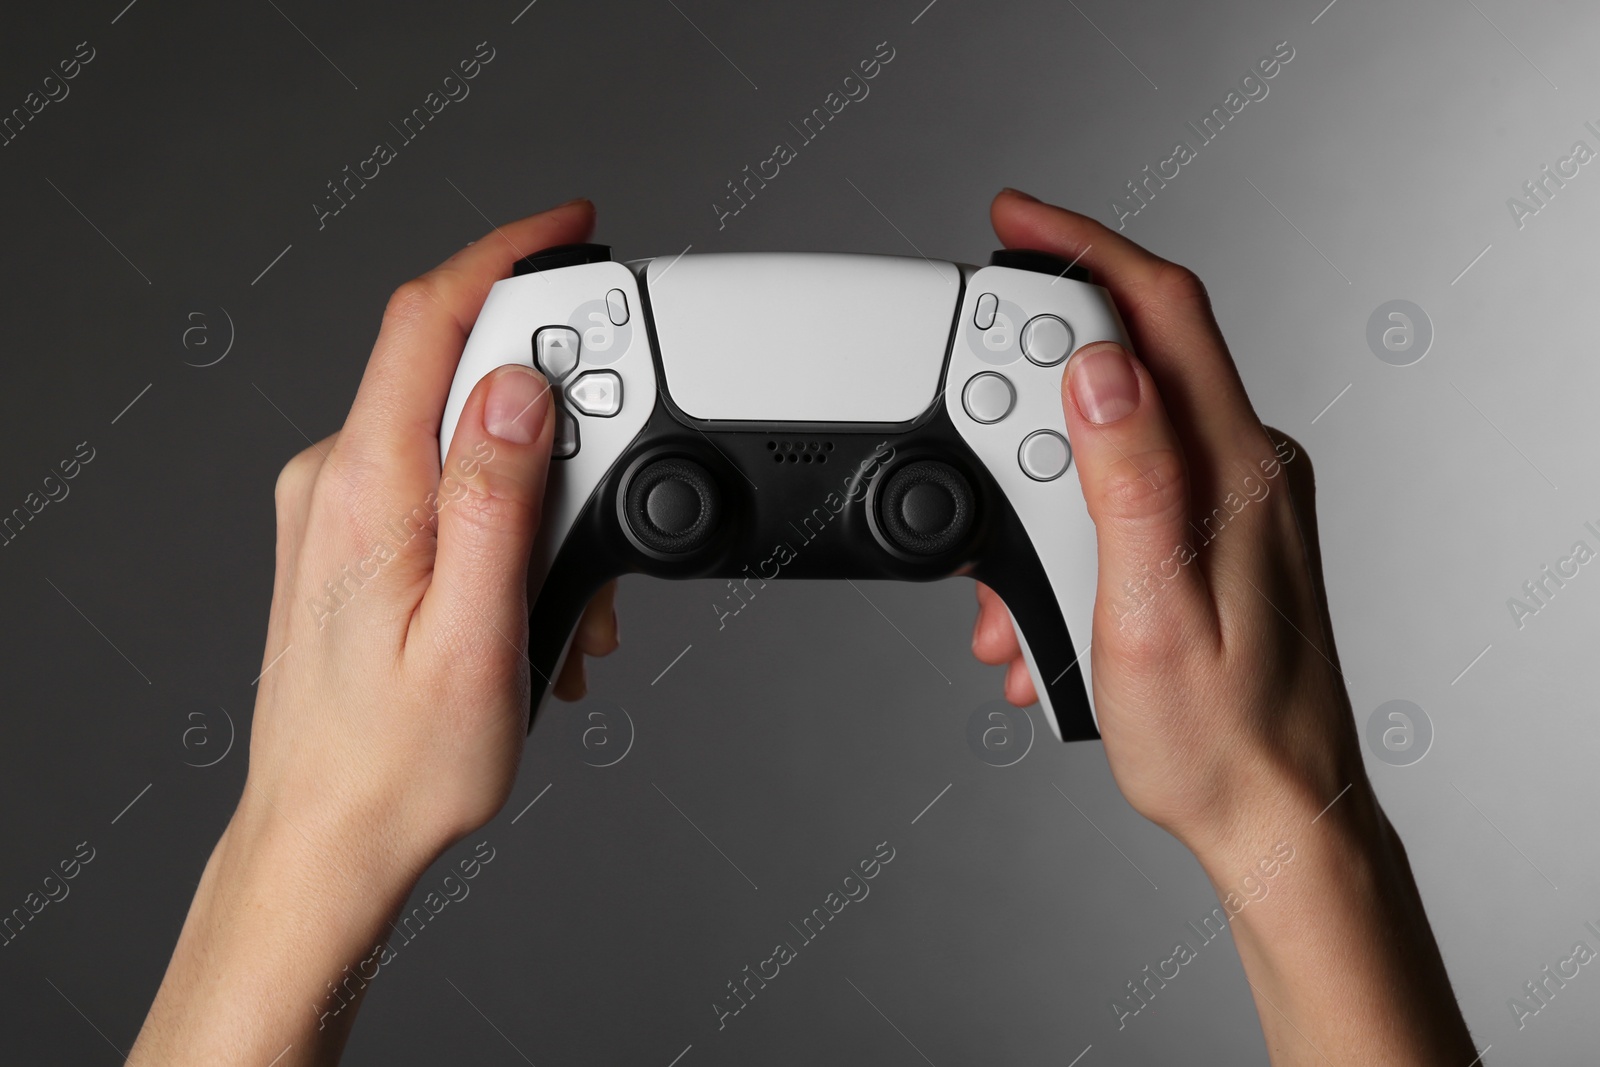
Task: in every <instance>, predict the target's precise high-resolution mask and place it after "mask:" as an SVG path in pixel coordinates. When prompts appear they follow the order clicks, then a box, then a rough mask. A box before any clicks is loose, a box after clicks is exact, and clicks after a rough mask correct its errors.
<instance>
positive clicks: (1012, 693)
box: [1005, 656, 1039, 708]
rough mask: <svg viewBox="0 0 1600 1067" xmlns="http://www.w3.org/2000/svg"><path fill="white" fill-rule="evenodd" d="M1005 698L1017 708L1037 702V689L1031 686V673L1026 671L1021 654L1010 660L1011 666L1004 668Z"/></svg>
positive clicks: (1026, 665) (1026, 667)
mask: <svg viewBox="0 0 1600 1067" xmlns="http://www.w3.org/2000/svg"><path fill="white" fill-rule="evenodd" d="M1005 693H1006V700H1008V701H1009V702H1011V703H1012V704H1015V705H1016V706H1017V707H1019V708H1025V707H1027V706H1028V705H1029V704H1033V703H1037V702H1038V700H1039V694H1038V691H1037V690H1035V689H1034V687H1033V675H1031V674H1029V673H1028V664H1027V661H1026V660H1024V659H1023V658H1022V657H1021V656H1018V657H1017V658H1016V659H1014V660H1012V661H1011V666H1010V667H1009V668H1007V670H1006V689H1005Z"/></svg>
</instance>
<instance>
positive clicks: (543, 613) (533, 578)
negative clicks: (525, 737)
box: [528, 552, 617, 733]
mask: <svg viewBox="0 0 1600 1067" xmlns="http://www.w3.org/2000/svg"><path fill="white" fill-rule="evenodd" d="M585 555H586V553H581V552H563V553H561V554H560V556H559V557H558V559H557V560H556V561H555V565H554V566H552V567H551V568H550V569H549V571H548V573H546V574H544V575H538V574H532V573H530V575H529V582H528V608H529V611H528V663H529V665H530V666H531V667H532V668H533V674H532V678H531V680H530V684H529V691H530V703H529V708H528V732H529V733H532V732H533V723H534V720H535V719H536V718H537V717H538V714H539V708H540V707H541V706H542V705H543V704H544V702H545V701H546V699H547V698H548V697H549V695H550V691H551V690H552V689H553V688H554V686H555V681H556V678H557V677H559V676H560V671H561V668H562V665H563V664H564V663H565V662H566V658H567V656H568V655H569V654H571V653H570V646H571V644H572V637H573V635H574V634H575V633H576V632H577V629H578V621H579V620H580V619H581V618H582V617H583V612H584V609H585V608H587V607H588V606H589V601H591V600H593V599H594V596H595V594H596V593H598V592H599V591H600V589H601V587H602V586H604V585H605V584H606V583H607V582H609V581H611V580H612V579H613V578H615V577H617V575H616V573H615V569H614V568H612V567H610V566H607V565H605V564H604V563H603V562H602V561H600V560H596V559H594V558H593V557H591V558H590V559H589V560H585V559H584V558H583V557H584V556H585Z"/></svg>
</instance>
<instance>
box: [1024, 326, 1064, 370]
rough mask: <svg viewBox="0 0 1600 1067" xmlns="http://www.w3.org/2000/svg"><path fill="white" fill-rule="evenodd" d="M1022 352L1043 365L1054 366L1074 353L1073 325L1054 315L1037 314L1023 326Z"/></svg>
mask: <svg viewBox="0 0 1600 1067" xmlns="http://www.w3.org/2000/svg"><path fill="white" fill-rule="evenodd" d="M1022 354H1023V355H1025V356H1027V357H1028V358H1029V359H1031V360H1033V362H1035V363H1037V364H1039V366H1041V367H1054V366H1055V365H1056V364H1057V363H1060V362H1061V361H1062V360H1064V359H1066V358H1067V357H1068V356H1069V355H1071V354H1072V327H1071V326H1068V325H1067V324H1066V321H1065V320H1063V319H1060V318H1057V317H1056V316H1054V315H1035V316H1034V317H1033V318H1031V319H1029V320H1028V324H1027V325H1026V326H1024V327H1023V328H1022Z"/></svg>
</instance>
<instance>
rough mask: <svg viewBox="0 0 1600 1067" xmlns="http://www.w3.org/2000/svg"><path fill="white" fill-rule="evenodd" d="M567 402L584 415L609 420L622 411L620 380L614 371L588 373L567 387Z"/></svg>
mask: <svg viewBox="0 0 1600 1067" xmlns="http://www.w3.org/2000/svg"><path fill="white" fill-rule="evenodd" d="M567 400H568V402H569V403H571V404H572V406H573V407H575V408H577V409H578V410H579V411H581V412H583V413H584V414H585V415H598V416H599V417H600V418H602V419H609V418H610V417H611V416H613V415H615V414H616V413H617V412H619V411H621V410H622V379H621V378H620V377H618V376H617V373H616V372H615V371H609V370H592V371H589V372H588V373H586V374H582V375H579V376H578V379H577V380H576V381H574V382H573V383H572V384H571V385H569V386H567Z"/></svg>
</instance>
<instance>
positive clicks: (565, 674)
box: [551, 648, 589, 704]
mask: <svg viewBox="0 0 1600 1067" xmlns="http://www.w3.org/2000/svg"><path fill="white" fill-rule="evenodd" d="M551 691H552V692H554V693H555V695H556V699H557V700H565V701H566V702H567V703H569V704H574V703H577V702H578V701H580V700H582V699H583V698H584V697H585V696H587V695H588V693H589V679H588V677H587V676H586V675H585V673H584V667H583V656H582V655H581V654H580V653H579V652H578V650H577V649H575V648H574V649H571V650H570V651H568V652H567V660H566V662H565V663H563V664H562V665H561V673H560V674H558V675H556V684H555V685H554V686H552V687H551Z"/></svg>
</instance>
